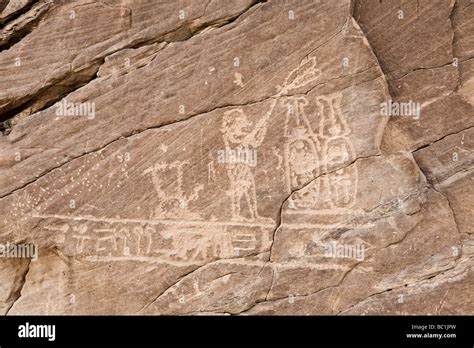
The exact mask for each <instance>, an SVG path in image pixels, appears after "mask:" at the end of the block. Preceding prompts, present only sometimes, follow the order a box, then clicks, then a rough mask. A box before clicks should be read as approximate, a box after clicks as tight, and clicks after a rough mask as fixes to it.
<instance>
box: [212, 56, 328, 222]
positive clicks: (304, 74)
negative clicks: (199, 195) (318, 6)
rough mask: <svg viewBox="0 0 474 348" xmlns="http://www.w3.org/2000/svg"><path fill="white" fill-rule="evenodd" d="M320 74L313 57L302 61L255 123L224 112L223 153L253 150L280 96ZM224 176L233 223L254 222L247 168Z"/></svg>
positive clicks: (255, 214) (253, 196) (241, 115)
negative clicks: (226, 178)
mask: <svg viewBox="0 0 474 348" xmlns="http://www.w3.org/2000/svg"><path fill="white" fill-rule="evenodd" d="M320 74H321V72H320V70H319V69H317V68H316V58H314V57H311V58H305V59H303V61H302V62H301V63H300V65H299V66H298V67H297V68H295V69H294V70H292V71H291V72H290V74H289V75H288V76H287V78H286V79H285V81H284V83H283V86H279V87H278V89H279V92H278V93H277V95H276V96H275V98H272V102H271V104H270V107H269V109H268V111H267V112H266V113H265V114H264V115H263V116H262V117H261V118H260V119H259V120H258V121H257V122H256V123H255V124H252V122H250V121H249V119H248V117H247V115H246V114H245V113H244V111H243V110H242V109H241V108H237V109H232V110H229V111H227V112H225V113H224V117H223V121H222V127H221V132H222V134H223V140H224V145H225V148H226V151H236V150H239V151H244V152H248V151H249V150H256V149H257V148H258V147H259V146H260V145H261V144H262V142H263V140H264V138H265V134H266V132H267V126H268V124H267V123H268V120H269V118H270V116H271V115H272V114H273V111H274V109H275V107H276V105H277V103H278V102H279V101H280V97H282V96H284V95H287V94H288V93H289V92H290V91H293V90H295V89H298V88H300V87H303V86H306V85H307V84H309V83H311V82H313V81H315V80H316V79H318V78H319V76H320ZM227 174H228V177H229V181H230V188H229V190H228V195H229V196H230V197H231V216H232V220H235V221H242V220H249V221H257V220H260V219H262V218H260V216H259V214H258V207H257V195H256V184H255V177H254V174H253V172H252V169H251V168H250V166H249V165H247V164H245V163H236V164H228V165H227ZM243 199H245V201H246V203H247V204H246V206H247V212H246V213H247V215H244V212H242V206H241V204H242V200H243Z"/></svg>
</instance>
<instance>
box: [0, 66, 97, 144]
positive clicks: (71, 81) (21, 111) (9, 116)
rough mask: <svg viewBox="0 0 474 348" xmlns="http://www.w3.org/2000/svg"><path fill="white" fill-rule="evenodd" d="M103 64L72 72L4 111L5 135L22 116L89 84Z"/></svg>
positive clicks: (1, 119)
mask: <svg viewBox="0 0 474 348" xmlns="http://www.w3.org/2000/svg"><path fill="white" fill-rule="evenodd" d="M102 64H103V60H102V61H101V62H98V63H94V64H93V65H91V66H89V67H88V68H86V69H85V70H83V71H81V72H77V73H71V74H70V75H67V76H65V77H64V78H63V79H61V80H60V81H58V82H56V83H53V84H51V85H48V86H47V87H46V88H44V89H42V90H40V91H39V92H38V93H37V94H35V95H34V96H32V97H30V98H29V99H27V100H26V101H24V102H23V103H22V104H21V105H19V106H17V107H16V108H14V109H11V110H9V111H7V112H4V113H3V114H1V115H0V132H1V133H3V135H8V134H9V133H10V132H11V129H12V126H13V124H16V123H18V122H19V121H20V120H21V119H22V118H25V117H27V116H30V115H32V114H34V113H37V112H40V111H43V110H45V109H47V108H49V107H50V106H52V105H54V104H55V103H56V102H58V101H60V100H61V99H63V98H64V97H66V96H67V95H69V94H71V93H73V92H75V91H77V90H78V89H80V88H82V87H84V86H85V85H87V84H89V83H90V82H92V81H93V80H95V79H96V78H97V72H98V71H99V68H100V66H101V65H102ZM16 118H19V119H18V120H17V119H16Z"/></svg>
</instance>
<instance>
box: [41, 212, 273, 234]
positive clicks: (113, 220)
mask: <svg viewBox="0 0 474 348" xmlns="http://www.w3.org/2000/svg"><path fill="white" fill-rule="evenodd" d="M32 217H34V218H39V219H49V218H51V219H64V220H73V221H95V222H109V223H138V224H150V225H171V226H175V225H178V226H180V227H183V226H181V225H184V227H208V226H242V227H263V228H274V227H275V224H273V223H259V222H245V221H238V222H237V221H236V222H233V221H205V220H171V219H154V220H148V219H119V218H105V217H104V218H97V217H94V216H72V215H59V214H46V215H40V214H35V215H32ZM190 233H193V232H191V231H190Z"/></svg>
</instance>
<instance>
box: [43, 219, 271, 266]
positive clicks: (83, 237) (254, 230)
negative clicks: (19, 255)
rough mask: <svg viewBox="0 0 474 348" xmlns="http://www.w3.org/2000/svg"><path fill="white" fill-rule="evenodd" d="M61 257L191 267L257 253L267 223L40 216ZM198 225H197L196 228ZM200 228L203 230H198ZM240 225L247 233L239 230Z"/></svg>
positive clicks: (264, 242) (264, 243) (265, 241)
mask: <svg viewBox="0 0 474 348" xmlns="http://www.w3.org/2000/svg"><path fill="white" fill-rule="evenodd" d="M34 218H37V219H42V220H46V221H47V223H46V224H45V225H44V226H43V229H44V230H47V231H54V232H55V239H56V243H57V245H58V246H61V247H63V248H64V252H65V254H66V255H71V256H79V257H85V258H87V259H90V260H94V261H104V262H105V261H110V260H116V261H119V260H122V261H124V260H136V261H145V262H162V263H170V264H180V265H187V264H189V265H192V264H196V263H202V262H208V261H212V260H217V259H227V258H232V257H236V256H245V255H250V254H255V253H259V252H263V251H265V250H267V249H268V247H269V245H270V242H271V236H270V234H271V230H272V227H273V225H272V224H268V225H255V224H253V225H252V224H250V225H248V224H247V225H243V226H242V225H240V224H238V223H229V222H222V223H219V222H212V221H207V222H205V221H179V222H176V221H175V220H127V219H104V218H103V219H99V218H92V217H80V216H77V217H76V216H42V215H38V216H35V217H34ZM197 223H200V224H197ZM203 227H205V228H203ZM242 227H245V230H246V231H248V232H247V233H243V232H242Z"/></svg>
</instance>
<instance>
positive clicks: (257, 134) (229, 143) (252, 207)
mask: <svg viewBox="0 0 474 348" xmlns="http://www.w3.org/2000/svg"><path fill="white" fill-rule="evenodd" d="M267 119H268V116H265V117H263V118H262V119H260V120H259V121H258V122H257V123H256V124H255V126H253V128H251V127H252V123H251V122H250V121H249V119H248V117H247V115H246V114H245V113H244V111H243V110H242V109H241V108H239V109H232V110H230V111H226V112H225V113H224V117H223V120H222V127H221V132H222V136H223V139H224V145H225V149H226V152H231V151H242V152H244V153H248V152H249V151H250V150H256V149H257V148H258V147H259V146H260V145H261V144H262V142H263V139H264V138H265V134H266V131H267ZM226 168H227V175H228V176H229V180H230V188H229V190H228V195H229V196H230V197H231V214H232V220H234V221H239V220H244V219H245V216H244V215H243V213H242V212H241V210H242V208H241V203H242V199H245V201H246V203H247V207H248V215H249V218H250V220H251V221H255V220H257V219H259V218H260V217H259V214H258V208H257V191H256V186H255V177H254V174H253V172H252V168H251V166H250V165H249V164H248V163H227V164H226Z"/></svg>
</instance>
